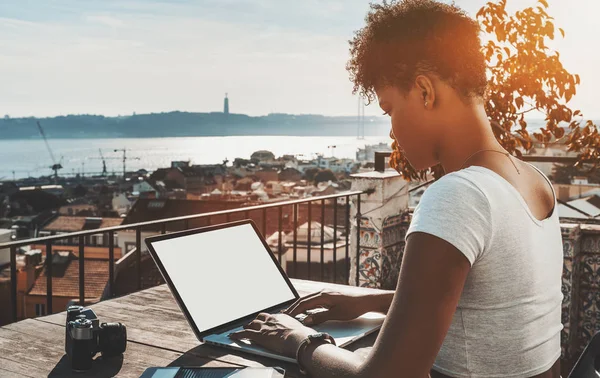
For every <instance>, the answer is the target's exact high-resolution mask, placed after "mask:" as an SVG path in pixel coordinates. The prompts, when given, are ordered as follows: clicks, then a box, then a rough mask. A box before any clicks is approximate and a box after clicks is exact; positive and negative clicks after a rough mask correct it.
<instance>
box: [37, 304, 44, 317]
mask: <svg viewBox="0 0 600 378" xmlns="http://www.w3.org/2000/svg"><path fill="white" fill-rule="evenodd" d="M44 315H46V305H45V304H43V303H36V305H35V316H44Z"/></svg>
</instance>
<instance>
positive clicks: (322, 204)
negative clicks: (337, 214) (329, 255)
mask: <svg viewBox="0 0 600 378" xmlns="http://www.w3.org/2000/svg"><path fill="white" fill-rule="evenodd" d="M324 260H325V200H321V282H323V280H324V279H325V261H324Z"/></svg>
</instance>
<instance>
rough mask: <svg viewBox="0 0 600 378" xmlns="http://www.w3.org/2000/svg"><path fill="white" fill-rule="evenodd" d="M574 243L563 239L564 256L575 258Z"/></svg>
mask: <svg viewBox="0 0 600 378" xmlns="http://www.w3.org/2000/svg"><path fill="white" fill-rule="evenodd" d="M573 244H574V243H573V241H572V240H569V239H563V256H564V257H573Z"/></svg>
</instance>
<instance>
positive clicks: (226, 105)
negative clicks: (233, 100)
mask: <svg viewBox="0 0 600 378" xmlns="http://www.w3.org/2000/svg"><path fill="white" fill-rule="evenodd" d="M223 113H224V114H225V115H228V114H229V99H228V98H227V93H225V100H224V102H223Z"/></svg>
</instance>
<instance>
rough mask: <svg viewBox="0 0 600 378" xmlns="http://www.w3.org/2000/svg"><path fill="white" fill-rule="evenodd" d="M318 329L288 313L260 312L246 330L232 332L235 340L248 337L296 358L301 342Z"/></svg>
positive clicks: (231, 336)
mask: <svg viewBox="0 0 600 378" xmlns="http://www.w3.org/2000/svg"><path fill="white" fill-rule="evenodd" d="M315 332H316V331H315V330H313V329H310V328H308V327H306V326H304V325H302V323H300V322H299V321H297V320H296V319H294V318H292V317H291V316H289V315H286V314H273V315H271V314H267V313H260V314H258V316H257V317H256V319H254V320H253V321H252V322H251V323H250V324H248V325H246V326H244V330H242V331H238V332H234V333H231V334H230V335H229V337H230V338H231V339H233V340H243V339H247V340H249V341H250V342H252V343H254V344H257V345H260V346H262V347H263V348H266V349H269V350H271V351H273V352H276V353H278V354H281V355H284V356H287V357H291V358H296V351H297V350H298V346H299V345H300V342H301V341H302V340H304V339H305V338H306V337H308V335H310V334H313V333H315Z"/></svg>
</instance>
